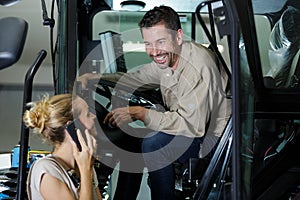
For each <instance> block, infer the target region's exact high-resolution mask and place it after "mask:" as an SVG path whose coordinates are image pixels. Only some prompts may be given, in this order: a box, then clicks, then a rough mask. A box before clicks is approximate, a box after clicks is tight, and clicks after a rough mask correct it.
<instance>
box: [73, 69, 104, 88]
mask: <svg viewBox="0 0 300 200" xmlns="http://www.w3.org/2000/svg"><path fill="white" fill-rule="evenodd" d="M99 79H100V74H97V73H85V74H83V75H81V76H79V77H77V81H78V82H81V85H82V89H86V88H87V85H88V81H89V80H99Z"/></svg>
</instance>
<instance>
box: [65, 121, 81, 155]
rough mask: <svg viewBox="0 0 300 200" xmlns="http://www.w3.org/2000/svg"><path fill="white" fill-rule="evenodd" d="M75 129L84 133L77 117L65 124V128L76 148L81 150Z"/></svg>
mask: <svg viewBox="0 0 300 200" xmlns="http://www.w3.org/2000/svg"><path fill="white" fill-rule="evenodd" d="M77 129H79V130H80V132H81V133H82V134H83V135H84V130H85V127H84V126H83V124H81V122H80V121H79V120H78V119H74V120H73V121H72V122H71V123H70V124H68V125H67V126H66V130H67V131H68V133H69V134H70V136H71V138H72V139H73V140H74V142H75V143H76V145H77V148H78V150H79V151H81V150H82V147H81V145H80V142H79V140H78V137H77V132H76V131H77Z"/></svg>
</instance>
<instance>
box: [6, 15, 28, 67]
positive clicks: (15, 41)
mask: <svg viewBox="0 0 300 200" xmlns="http://www.w3.org/2000/svg"><path fill="white" fill-rule="evenodd" d="M27 31H28V24H27V22H26V21H25V20H23V19H20V18H17V17H5V18H2V19H0V70H1V69H4V68H6V67H9V66H11V65H13V64H14V63H16V62H17V61H18V60H19V58H20V56H21V54H22V51H23V48H24V44H25V40H26V35H27Z"/></svg>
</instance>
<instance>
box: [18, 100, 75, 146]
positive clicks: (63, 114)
mask: <svg viewBox="0 0 300 200" xmlns="http://www.w3.org/2000/svg"><path fill="white" fill-rule="evenodd" d="M76 98H77V97H74V96H72V95H71V94H59V95H55V96H52V97H49V95H48V94H46V95H44V96H43V97H42V99H41V100H39V101H36V102H31V103H28V104H27V105H28V106H29V107H30V109H29V110H26V111H25V113H24V115H23V120H24V123H25V126H26V127H29V128H32V129H33V130H34V132H36V133H37V134H40V135H42V137H43V138H44V140H45V141H46V142H48V143H50V144H52V145H55V144H61V143H62V142H63V141H64V139H65V134H64V128H65V125H66V124H67V122H68V121H72V120H73V118H74V117H73V114H74V113H75V112H76V113H77V114H78V111H74V110H73V103H72V102H73V100H75V99H76Z"/></svg>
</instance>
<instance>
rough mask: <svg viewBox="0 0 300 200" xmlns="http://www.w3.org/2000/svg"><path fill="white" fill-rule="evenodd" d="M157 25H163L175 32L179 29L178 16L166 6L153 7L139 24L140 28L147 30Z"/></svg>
mask: <svg viewBox="0 0 300 200" xmlns="http://www.w3.org/2000/svg"><path fill="white" fill-rule="evenodd" d="M159 23H164V24H165V26H166V28H168V29H171V30H174V31H177V30H178V29H181V24H180V20H179V15H178V14H177V13H176V11H175V10H173V9H172V8H171V7H168V6H155V7H154V8H153V9H151V10H149V11H148V12H146V14H145V15H144V17H143V19H142V20H141V21H140V23H139V27H140V28H149V27H152V26H154V25H157V24H159Z"/></svg>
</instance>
